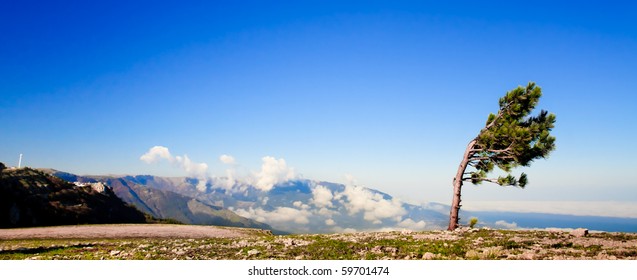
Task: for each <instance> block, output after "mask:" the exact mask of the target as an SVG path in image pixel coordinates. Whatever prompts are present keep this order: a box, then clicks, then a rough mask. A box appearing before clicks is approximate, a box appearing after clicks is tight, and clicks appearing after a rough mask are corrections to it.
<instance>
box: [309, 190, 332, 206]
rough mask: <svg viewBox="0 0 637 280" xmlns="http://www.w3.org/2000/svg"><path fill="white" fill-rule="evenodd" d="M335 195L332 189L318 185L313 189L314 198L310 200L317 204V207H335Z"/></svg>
mask: <svg viewBox="0 0 637 280" xmlns="http://www.w3.org/2000/svg"><path fill="white" fill-rule="evenodd" d="M333 197H334V195H333V194H332V191H330V189H328V188H327V187H324V186H321V185H317V186H316V187H315V188H314V189H313V190H312V199H311V200H310V202H311V203H312V204H314V205H316V207H333V205H332V198H333Z"/></svg>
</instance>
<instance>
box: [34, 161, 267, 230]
mask: <svg viewBox="0 0 637 280" xmlns="http://www.w3.org/2000/svg"><path fill="white" fill-rule="evenodd" d="M43 170H44V171H45V172H48V173H50V174H52V175H54V176H56V177H59V178H62V179H64V180H67V181H77V182H104V183H106V184H107V185H109V186H111V188H112V190H113V192H114V193H115V194H116V195H117V196H118V197H119V198H121V199H122V200H123V201H124V202H126V203H129V204H131V205H134V206H135V207H137V209H139V210H141V211H142V212H144V213H147V214H149V215H151V216H153V217H155V218H157V219H172V220H175V221H179V222H181V223H184V224H192V225H216V226H233V227H245V228H258V229H265V230H272V227H271V226H269V225H268V224H265V223H261V222H257V221H254V220H251V219H248V218H244V217H241V216H239V215H237V214H235V213H234V212H232V211H229V210H227V209H224V208H223V207H219V206H215V205H210V204H209V203H205V202H202V201H200V200H198V199H195V198H192V197H188V196H185V195H182V194H178V193H175V192H172V191H169V190H161V189H155V188H150V187H147V186H144V185H141V184H139V183H138V182H137V181H133V180H130V179H129V178H130V176H126V177H111V176H77V175H75V174H71V173H66V172H61V171H57V170H53V169H43ZM276 232H279V231H276Z"/></svg>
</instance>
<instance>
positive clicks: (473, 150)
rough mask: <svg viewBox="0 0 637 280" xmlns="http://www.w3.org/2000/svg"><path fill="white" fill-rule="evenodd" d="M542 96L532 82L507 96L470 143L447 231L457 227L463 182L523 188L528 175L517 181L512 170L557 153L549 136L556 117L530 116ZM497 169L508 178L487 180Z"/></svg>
mask: <svg viewBox="0 0 637 280" xmlns="http://www.w3.org/2000/svg"><path fill="white" fill-rule="evenodd" d="M541 96H542V89H540V87H538V86H536V85H535V83H533V82H530V83H529V84H528V85H527V86H526V87H522V86H519V87H517V88H516V89H513V90H511V91H509V92H507V93H506V95H505V96H504V97H502V98H500V110H498V113H497V114H489V117H488V118H487V123H486V125H485V127H484V128H483V129H482V130H480V133H478V136H476V137H475V138H473V139H472V140H471V141H470V142H469V145H467V148H466V150H465V152H464V156H463V158H462V162H461V163H460V166H458V172H457V173H456V176H455V177H454V178H453V201H452V203H451V213H450V214H449V227H448V230H454V229H456V228H457V227H458V212H459V211H460V192H461V190H462V184H463V182H465V181H466V182H471V183H473V184H480V183H482V182H490V183H495V184H498V185H500V186H518V187H520V188H524V187H525V186H526V184H527V182H528V181H527V178H526V174H524V173H522V174H521V175H520V177H519V178H516V177H514V176H513V175H511V173H510V172H511V169H512V168H514V167H517V166H529V165H530V164H531V162H532V161H533V160H535V159H538V158H546V157H547V156H548V154H549V153H550V152H551V151H552V150H554V149H555V137H553V136H551V135H550V132H551V129H553V127H554V123H555V115H553V114H549V113H548V112H547V111H544V110H542V111H541V112H540V113H539V114H538V115H537V116H529V114H530V113H531V111H533V108H535V105H537V103H538V101H539V100H540V97H541ZM495 166H497V167H498V168H500V169H502V170H503V171H505V172H506V173H507V176H499V177H497V178H488V177H487V175H488V173H489V172H490V171H492V170H493V168H494V167H495ZM467 169H469V171H467Z"/></svg>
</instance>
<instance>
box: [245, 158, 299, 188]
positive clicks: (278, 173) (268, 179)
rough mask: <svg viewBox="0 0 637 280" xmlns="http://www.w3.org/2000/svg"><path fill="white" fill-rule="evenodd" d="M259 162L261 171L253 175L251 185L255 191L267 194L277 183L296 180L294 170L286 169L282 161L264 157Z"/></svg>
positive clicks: (286, 166)
mask: <svg viewBox="0 0 637 280" xmlns="http://www.w3.org/2000/svg"><path fill="white" fill-rule="evenodd" d="M261 160H262V161H263V164H262V165H261V170H260V171H259V172H256V173H254V178H253V184H254V186H255V187H256V188H257V189H260V190H262V191H265V192H267V191H269V190H271V189H272V188H273V187H274V186H275V185H277V184H279V183H283V182H287V181H289V180H292V179H294V178H296V175H295V172H294V168H290V167H288V165H287V164H286V163H285V160H284V159H282V158H280V159H276V158H274V157H270V156H266V157H263V158H262V159H261Z"/></svg>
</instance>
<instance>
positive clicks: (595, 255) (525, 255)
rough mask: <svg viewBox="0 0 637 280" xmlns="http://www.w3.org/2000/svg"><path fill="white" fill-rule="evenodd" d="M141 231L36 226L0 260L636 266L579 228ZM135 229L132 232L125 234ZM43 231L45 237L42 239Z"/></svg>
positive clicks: (12, 237)
mask: <svg viewBox="0 0 637 280" xmlns="http://www.w3.org/2000/svg"><path fill="white" fill-rule="evenodd" d="M109 227H112V228H110V229H109ZM145 227H146V226H139V225H137V226H132V225H111V226H78V227H55V228H57V232H58V234H54V233H55V232H56V230H51V229H52V228H40V229H39V230H40V231H39V235H37V234H34V232H31V233H30V234H31V235H24V234H23V235H19V234H17V233H18V232H19V230H0V259H98V260H99V259H127V260H128V259H148V260H155V259H180V260H193V259H224V260H231V259H240V260H244V259H285V260H302V259H309V260H322V259H327V260H338V259H349V260H359V259H371V260H386V259H387V260H394V259H400V260H462V259H470V260H474V259H489V260H520V259H522V260H562V259H585V260H615V259H629V260H637V234H628V233H588V232H586V231H584V230H579V231H573V232H564V231H546V230H537V231H512V230H493V229H469V228H462V229H459V230H456V231H454V232H448V231H426V232H409V231H404V232H368V233H351V234H327V235H326V234H314V235H312V234H310V235H286V236H274V235H271V234H269V233H268V232H265V231H259V230H247V229H237V228H217V227H208V226H206V227H201V226H183V225H181V226H177V225H152V227H151V228H146V229H144V228H145ZM64 228H73V229H72V230H69V229H64ZM133 229H134V230H135V232H136V233H135V234H130V233H129V234H123V232H127V231H130V230H133ZM31 230H32V231H33V230H36V229H31ZM36 231H37V230H36ZM47 231H48V232H49V233H48V234H44V233H43V232H47ZM63 232H66V233H64V234H62V233H63ZM69 232H75V235H74V234H70V233H69ZM87 232H100V234H99V235H98V236H96V235H94V234H86V233H87ZM202 232H207V233H205V234H204V233H202ZM79 233H82V234H79ZM193 233H194V234H193Z"/></svg>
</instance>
